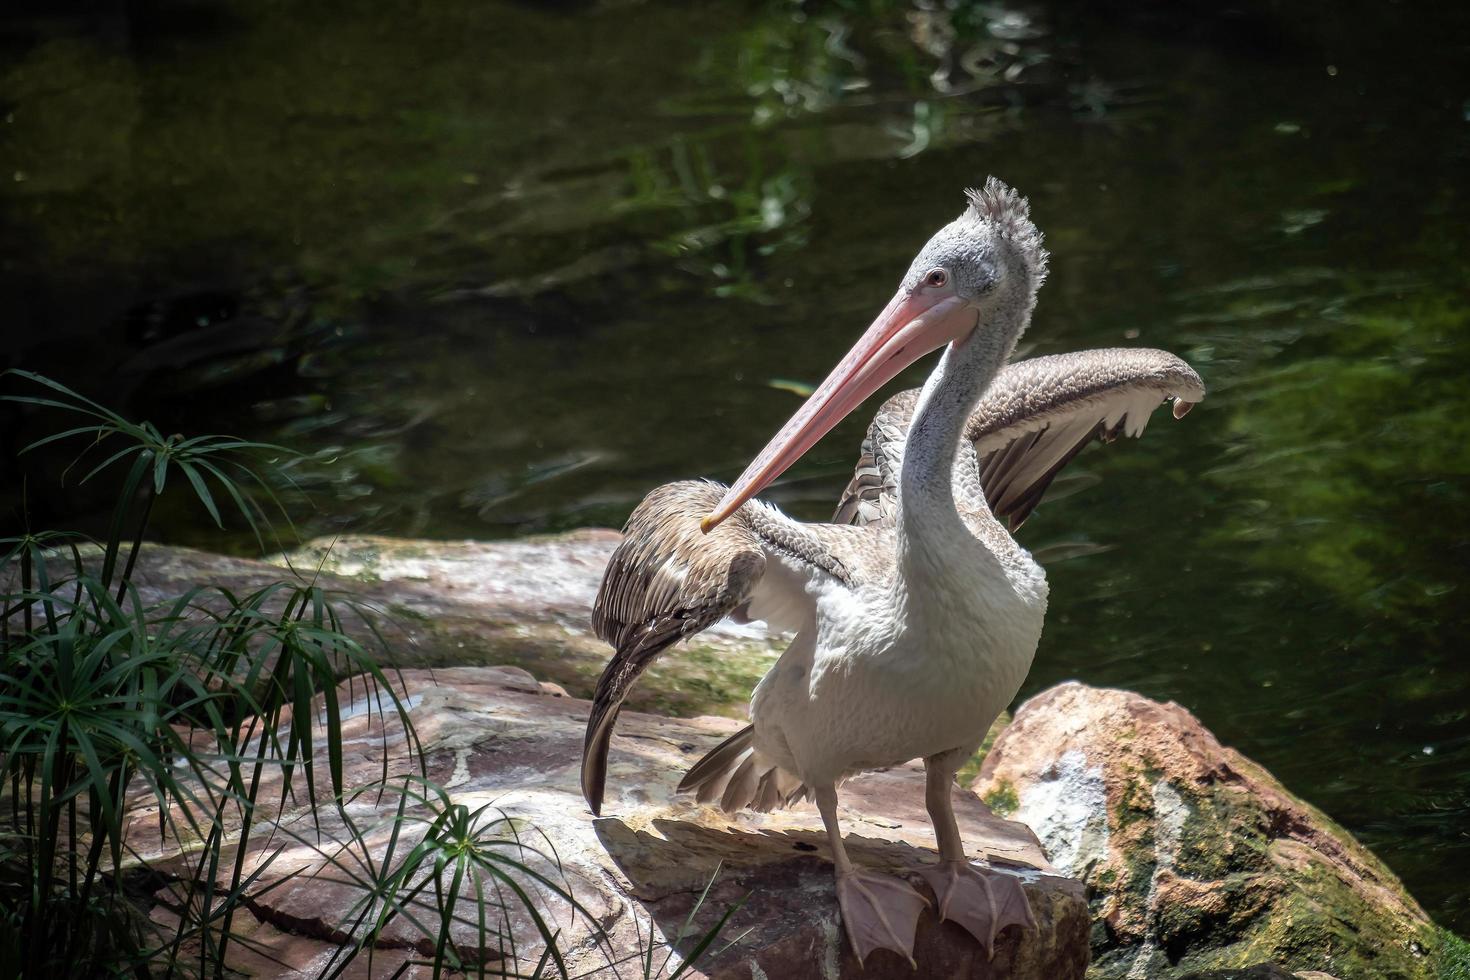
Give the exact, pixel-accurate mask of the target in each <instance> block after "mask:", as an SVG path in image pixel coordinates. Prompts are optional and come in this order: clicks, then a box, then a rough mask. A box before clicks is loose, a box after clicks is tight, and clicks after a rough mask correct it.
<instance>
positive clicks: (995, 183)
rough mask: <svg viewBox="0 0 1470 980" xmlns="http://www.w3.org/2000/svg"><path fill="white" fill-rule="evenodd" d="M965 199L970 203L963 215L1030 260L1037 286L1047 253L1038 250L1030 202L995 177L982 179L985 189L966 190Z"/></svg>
mask: <svg viewBox="0 0 1470 980" xmlns="http://www.w3.org/2000/svg"><path fill="white" fill-rule="evenodd" d="M965 198H966V199H967V200H968V201H969V202H970V207H969V209H968V210H967V212H966V213H967V214H969V215H970V217H972V218H974V219H976V220H978V221H985V222H988V223H989V224H991V225H993V226H994V227H995V229H996V230H997V231H998V232H999V233H1000V235H1001V237H1002V238H1005V239H1007V240H1008V241H1010V242H1011V243H1012V244H1014V245H1015V246H1016V248H1017V249H1018V250H1019V251H1020V252H1021V254H1022V255H1023V256H1025V257H1027V258H1028V259H1030V260H1031V265H1032V268H1033V269H1034V270H1035V273H1036V284H1037V285H1038V286H1039V285H1041V281H1042V280H1043V279H1045V278H1046V270H1047V252H1046V249H1045V248H1043V247H1042V242H1043V241H1044V237H1043V236H1042V234H1041V229H1039V228H1037V227H1036V225H1035V224H1034V223H1033V222H1032V220H1031V205H1030V203H1029V202H1028V201H1027V200H1026V199H1025V198H1024V197H1022V196H1021V195H1020V193H1018V192H1017V191H1016V190H1015V189H1014V188H1012V187H1007V186H1006V185H1005V183H1003V182H1002V181H1001V180H999V179H998V178H996V177H987V178H985V186H984V187H982V188H980V189H979V190H976V189H975V188H973V187H970V188H966V189H965Z"/></svg>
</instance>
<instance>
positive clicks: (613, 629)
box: [582, 482, 766, 813]
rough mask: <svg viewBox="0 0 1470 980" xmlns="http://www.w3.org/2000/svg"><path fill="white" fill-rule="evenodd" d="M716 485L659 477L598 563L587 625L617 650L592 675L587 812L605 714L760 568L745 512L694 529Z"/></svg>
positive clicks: (602, 756)
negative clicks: (603, 562)
mask: <svg viewBox="0 0 1470 980" xmlns="http://www.w3.org/2000/svg"><path fill="white" fill-rule="evenodd" d="M723 493H724V488H723V487H721V486H719V485H718V484H714V483H702V482H682V483H670V484H667V485H665V486H661V487H658V488H657V489H655V490H654V491H653V492H652V493H650V494H649V495H648V496H647V497H645V498H644V499H643V502H642V503H640V504H639V505H638V507H637V509H636V510H634V511H633V514H632V516H630V517H629V518H628V524H627V526H626V527H625V528H624V529H623V542H622V544H620V545H619V546H618V547H617V549H616V550H615V551H614V552H613V556H612V558H611V560H609V561H608V565H607V571H606V572H604V573H603V576H602V587H601V588H600V589H599V590H598V593H597V602H596V604H595V605H594V606H593V609H592V628H593V630H594V631H596V633H597V635H598V636H599V637H601V638H602V639H604V640H606V641H607V642H608V643H611V644H612V645H613V646H614V647H615V648H616V653H614V654H613V658H612V660H611V662H609V663H608V665H607V668H606V669H605V670H604V671H603V672H602V677H601V678H599V679H598V681H597V691H596V693H595V694H594V695H593V698H592V713H591V716H590V717H589V718H588V720H587V738H586V741H585V743H584V744H583V748H582V794H583V795H584V796H585V797H586V798H587V803H588V805H589V806H591V807H592V812H593V813H599V812H601V809H602V795H603V786H604V784H605V782H606V780H607V750H608V743H609V740H610V739H611V738H612V730H613V724H614V722H616V721H617V716H618V711H619V710H620V709H621V708H622V704H623V699H624V698H625V697H627V694H628V691H629V689H630V688H632V686H633V683H634V681H636V680H637V679H638V675H639V674H641V673H643V671H644V669H646V668H647V667H648V665H649V664H650V663H652V662H653V660H654V659H655V658H656V657H657V656H658V655H659V654H660V653H662V652H663V651H664V650H665V649H667V648H668V647H669V646H671V645H672V644H674V643H677V642H678V641H679V640H681V639H683V638H684V637H686V636H690V635H692V634H694V633H698V632H699V631H700V630H703V629H705V628H707V627H709V626H712V625H713V624H715V623H717V622H718V621H719V620H720V619H722V618H723V617H724V616H725V615H726V614H728V613H729V612H730V611H731V610H733V609H734V608H735V607H736V606H738V605H740V603H742V602H743V601H745V599H746V598H747V597H748V596H749V594H750V590H751V589H752V588H753V587H754V585H755V583H756V582H757V581H759V580H760V577H761V574H762V573H763V572H764V571H765V566H766V556H765V552H764V550H763V549H762V547H761V543H760V539H759V538H758V537H757V536H756V535H755V534H754V532H752V531H751V529H750V526H749V521H748V519H747V516H746V515H745V514H744V513H742V512H740V511H737V512H736V513H735V514H734V515H733V516H732V517H731V518H730V519H729V520H727V521H726V522H725V523H723V524H721V525H720V526H719V527H717V528H715V529H714V530H713V531H711V532H710V533H709V534H704V533H702V532H701V531H700V529H699V521H700V518H702V517H703V516H704V515H705V514H708V513H709V512H710V511H711V510H713V509H714V507H715V505H716V504H718V503H719V500H720V497H721V495H722V494H723Z"/></svg>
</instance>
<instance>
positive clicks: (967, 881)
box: [919, 861, 1036, 956]
mask: <svg viewBox="0 0 1470 980" xmlns="http://www.w3.org/2000/svg"><path fill="white" fill-rule="evenodd" d="M919 873H920V874H922V875H923V876H924V880H926V881H928V882H929V886H930V887H931V888H933V889H934V896H935V897H936V898H937V899H939V918H941V919H951V920H953V921H955V922H958V923H959V924H960V925H962V926H964V927H965V929H966V930H967V931H968V932H969V933H970V935H972V936H974V937H975V938H976V939H978V940H980V945H982V946H984V947H985V955H986V956H994V955H995V937H996V936H998V935H999V934H1000V931H1001V930H1002V929H1004V928H1005V927H1006V926H1009V925H1018V926H1020V927H1021V928H1023V929H1035V928H1036V919H1035V918H1034V917H1032V915H1031V903H1030V902H1028V901H1027V900H1026V892H1025V891H1024V890H1023V889H1022V888H1021V883H1020V882H1019V881H1017V880H1016V879H1015V878H1014V877H1012V876H1011V875H1008V874H1001V873H999V872H994V871H981V870H979V869H978V868H975V867H973V866H971V864H970V863H969V862H968V861H945V862H943V863H941V864H940V865H939V866H938V867H929V868H922V869H920V871H919Z"/></svg>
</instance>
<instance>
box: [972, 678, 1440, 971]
mask: <svg viewBox="0 0 1470 980" xmlns="http://www.w3.org/2000/svg"><path fill="white" fill-rule="evenodd" d="M974 787H975V789H976V791H977V792H979V793H980V795H981V796H982V797H983V798H984V799H986V800H987V801H989V802H990V803H991V805H992V807H994V808H995V809H996V810H997V811H998V812H1003V813H1005V814H1007V815H1011V816H1014V817H1015V818H1017V819H1019V820H1021V821H1023V822H1025V823H1026V824H1028V825H1030V826H1031V827H1032V828H1034V829H1035V830H1036V832H1037V833H1038V834H1039V835H1040V837H1041V840H1042V843H1043V845H1044V846H1045V847H1046V850H1047V853H1048V854H1049V855H1050V857H1051V859H1052V861H1053V863H1055V864H1056V866H1057V867H1058V868H1060V869H1061V870H1063V871H1067V872H1069V873H1071V874H1074V875H1076V876H1077V877H1079V878H1082V879H1083V881H1084V882H1085V883H1086V885H1087V894H1088V898H1089V901H1090V904H1091V907H1092V911H1093V916H1094V919H1095V921H1096V923H1097V924H1096V926H1095V928H1094V930H1093V934H1092V946H1093V957H1094V965H1093V968H1092V973H1091V976H1094V977H1097V978H1114V977H1116V978H1125V977H1126V978H1136V977H1146V978H1180V977H1184V976H1186V975H1190V974H1194V973H1196V972H1198V971H1203V970H1215V969H1227V968H1240V967H1247V966H1251V965H1255V964H1261V963H1263V962H1265V963H1275V964H1278V965H1281V966H1284V967H1286V968H1288V969H1290V970H1295V971H1304V970H1320V971H1323V972H1325V973H1327V974H1330V975H1332V976H1334V977H1340V978H1343V980H1356V978H1364V980H1390V978H1420V977H1433V976H1437V975H1438V973H1439V971H1440V968H1441V965H1442V963H1443V957H1447V956H1449V955H1450V954H1449V953H1448V952H1443V953H1442V952H1441V951H1442V950H1443V949H1445V947H1446V944H1453V943H1454V940H1453V939H1450V938H1449V937H1448V936H1447V935H1446V934H1445V933H1443V932H1442V931H1440V930H1438V929H1436V928H1435V927H1434V926H1433V925H1432V924H1431V922H1430V920H1429V918H1428V917H1427V916H1426V915H1425V913H1424V911H1423V910H1422V909H1421V908H1420V907H1419V906H1418V904H1417V903H1416V902H1415V901H1414V900H1413V899H1412V898H1411V897H1410V896H1409V895H1408V893H1407V892H1405V891H1404V888H1403V886H1402V885H1401V884H1400V883H1399V881H1398V879H1397V878H1395V877H1394V875H1393V873H1392V872H1391V871H1389V869H1388V868H1387V867H1386V866H1384V864H1383V863H1382V862H1381V861H1379V860H1378V859H1377V858H1376V857H1374V856H1373V854H1372V853H1370V852H1369V851H1368V850H1367V849H1366V848H1364V847H1363V846H1362V845H1361V844H1359V843H1358V842H1357V841H1356V840H1354V839H1353V838H1352V836H1351V835H1349V834H1348V833H1347V832H1346V831H1344V830H1343V829H1342V828H1341V827H1339V826H1337V825H1336V824H1335V823H1333V822H1332V821H1331V820H1330V819H1329V818H1328V817H1327V816H1326V815H1324V814H1323V813H1322V812H1320V811H1319V810H1317V809H1315V808H1313V807H1312V806H1310V805H1308V804H1306V803H1304V802H1302V801H1301V800H1299V799H1297V798H1295V797H1293V796H1292V795H1291V794H1290V793H1289V792H1288V791H1287V790H1286V789H1285V788H1284V787H1283V786H1282V785H1281V784H1280V783H1279V782H1277V781H1276V780H1275V778H1273V777H1272V776H1271V774H1270V773H1268V772H1267V771H1266V770H1264V769H1262V768H1261V767H1260V766H1258V765H1256V764H1255V763H1254V762H1252V761H1251V760H1249V759H1247V758H1245V757H1244V756H1242V755H1241V754H1240V753H1238V752H1236V751H1234V750H1232V749H1229V748H1226V747H1225V746H1222V745H1221V744H1220V743H1219V741H1218V740H1216V738H1215V737H1214V736H1213V735H1212V734H1210V732H1209V731H1207V730H1206V729H1205V728H1204V726H1202V725H1201V724H1200V723H1199V721H1198V720H1197V719H1195V718H1194V716H1193V715H1191V714H1190V713H1189V712H1188V711H1186V710H1185V709H1184V708H1181V707H1180V706H1179V705H1177V704H1173V703H1170V704H1160V703H1158V702H1156V701H1151V700H1149V699H1148V698H1145V697H1142V696H1140V695H1137V694H1133V693H1130V692H1128V691H1116V690H1103V689H1098V688H1092V687H1087V686H1084V685H1082V684H1076V683H1068V684H1062V685H1060V686H1058V687H1054V688H1052V689H1051V690H1048V691H1045V692H1043V693H1041V694H1039V695H1037V696H1036V697H1034V698H1032V699H1031V700H1029V701H1027V702H1026V703H1025V704H1024V705H1022V706H1021V708H1020V709H1019V710H1018V711H1017V712H1016V715H1015V718H1014V720H1013V721H1012V723H1011V725H1010V727H1009V728H1007V729H1006V730H1005V732H1004V733H1002V735H1001V736H1000V738H999V739H998V740H997V741H996V743H995V745H994V747H993V748H992V749H991V752H990V755H989V756H988V757H987V758H986V760H985V764H984V767H983V769H982V770H981V774H980V777H979V778H978V779H977V780H976V782H975V784H974ZM1260 969H1269V967H1261V968H1260ZM1446 969H1447V967H1446ZM1210 975H1211V976H1214V975H1215V974H1213V973H1212V974H1210Z"/></svg>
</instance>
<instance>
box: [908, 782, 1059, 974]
mask: <svg viewBox="0 0 1470 980" xmlns="http://www.w3.org/2000/svg"><path fill="white" fill-rule="evenodd" d="M959 762H960V760H959V759H956V758H954V756H953V754H952V753H946V754H943V755H935V756H930V757H929V758H927V759H925V760H924V772H925V786H924V802H925V804H926V805H927V806H928V808H929V819H930V820H932V821H933V822H934V840H935V842H936V843H938V845H939V866H938V867H933V868H924V869H922V870H921V872H920V873H921V874H922V875H923V876H924V878H925V879H926V880H927V881H928V882H929V885H930V887H932V888H933V889H934V895H935V897H936V898H938V899H939V917H940V918H941V919H953V920H954V921H955V922H958V923H959V924H960V925H962V926H964V927H965V929H967V930H968V931H969V933H970V934H971V935H972V936H974V937H975V938H976V939H978V940H980V945H982V946H984V947H985V954H986V955H987V956H992V955H994V953H995V937H996V935H997V934H998V933H999V932H1000V931H1001V930H1002V929H1004V928H1005V927H1006V926H1008V925H1012V924H1014V925H1019V926H1021V928H1023V929H1034V928H1036V920H1035V919H1034V918H1032V916H1031V903H1030V902H1028V901H1026V893H1025V891H1023V890H1022V888H1021V883H1020V882H1019V881H1017V880H1016V879H1015V878H1014V877H1012V876H1011V875H1008V874H1001V873H998V872H988V871H981V870H980V869H978V868H975V867H973V866H972V865H971V864H970V861H969V859H968V858H966V857H965V845H964V842H963V841H961V840H960V827H959V824H958V823H956V822H955V818H954V801H953V800H952V798H951V795H950V794H951V793H952V792H953V787H954V774H955V773H956V772H957V771H958V768H959Z"/></svg>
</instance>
